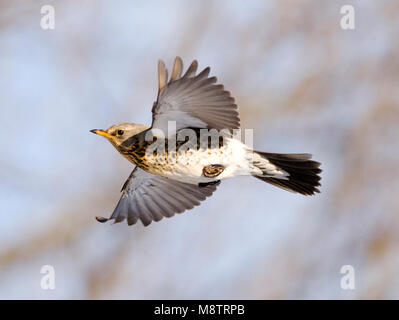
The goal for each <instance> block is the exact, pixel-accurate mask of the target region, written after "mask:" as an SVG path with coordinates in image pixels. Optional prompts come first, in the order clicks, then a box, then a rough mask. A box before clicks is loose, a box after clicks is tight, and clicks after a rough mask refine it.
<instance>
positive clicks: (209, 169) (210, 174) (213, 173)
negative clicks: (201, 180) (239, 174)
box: [202, 164, 224, 178]
mask: <svg viewBox="0 0 399 320" xmlns="http://www.w3.org/2000/svg"><path fill="white" fill-rule="evenodd" d="M223 171H224V166H222V165H221V164H210V165H208V166H205V167H204V168H203V169H202V173H203V175H204V176H205V177H207V178H215V177H217V176H218V175H220V174H221V173H222V172H223Z"/></svg>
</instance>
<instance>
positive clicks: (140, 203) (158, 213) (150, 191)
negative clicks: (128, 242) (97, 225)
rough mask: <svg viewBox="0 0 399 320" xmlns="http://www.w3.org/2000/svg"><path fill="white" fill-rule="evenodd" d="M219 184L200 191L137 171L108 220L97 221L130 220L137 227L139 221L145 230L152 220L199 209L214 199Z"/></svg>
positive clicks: (200, 188) (123, 190)
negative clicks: (198, 207) (205, 201)
mask: <svg viewBox="0 0 399 320" xmlns="http://www.w3.org/2000/svg"><path fill="white" fill-rule="evenodd" d="M217 185H218V184H214V185H208V186H205V187H199V186H196V185H193V184H188V183H183V182H179V181H175V180H170V179H167V178H163V177H161V176H157V175H153V174H151V173H148V172H146V171H144V170H142V169H140V168H139V167H136V168H135V169H134V170H133V171H132V173H131V174H130V176H129V178H128V179H127V180H126V182H125V184H124V185H123V187H122V197H121V198H120V200H119V202H118V205H117V206H116V208H115V210H114V212H113V213H112V215H111V217H110V218H109V219H106V218H102V217H96V219H97V220H98V221H99V222H106V221H108V220H111V219H114V220H115V223H117V222H121V221H123V220H125V219H127V224H128V225H132V224H135V223H136V222H137V221H138V220H139V219H140V220H141V222H142V223H143V225H144V226H148V225H149V224H150V223H151V222H152V221H153V220H154V221H159V220H161V219H162V218H163V217H167V218H170V217H172V216H174V214H175V213H182V212H183V211H185V210H187V209H192V208H193V207H194V206H198V205H199V204H200V201H203V200H205V199H206V198H207V197H209V196H211V195H212V193H213V192H214V191H215V190H216V187H217Z"/></svg>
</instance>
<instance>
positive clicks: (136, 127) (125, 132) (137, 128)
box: [90, 123, 149, 149]
mask: <svg viewBox="0 0 399 320" xmlns="http://www.w3.org/2000/svg"><path fill="white" fill-rule="evenodd" d="M148 128H149V126H145V125H142V124H135V123H119V124H115V125H113V126H111V127H109V128H108V129H106V130H102V129H93V130H90V132H93V133H95V134H98V135H100V136H103V137H105V138H107V140H108V141H109V142H111V143H112V145H113V146H114V147H115V148H117V149H118V147H119V146H120V145H121V144H122V143H123V142H124V141H125V140H127V139H129V138H130V137H133V136H134V135H136V134H138V133H140V132H142V131H144V130H146V129H148Z"/></svg>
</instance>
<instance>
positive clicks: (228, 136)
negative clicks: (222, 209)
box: [91, 57, 321, 226]
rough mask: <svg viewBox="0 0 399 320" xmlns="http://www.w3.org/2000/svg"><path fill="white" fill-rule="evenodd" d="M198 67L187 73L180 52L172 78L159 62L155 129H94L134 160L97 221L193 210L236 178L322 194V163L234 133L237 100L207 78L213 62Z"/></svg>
mask: <svg viewBox="0 0 399 320" xmlns="http://www.w3.org/2000/svg"><path fill="white" fill-rule="evenodd" d="M197 68H198V63H197V61H196V60H194V61H193V62H192V63H191V65H190V66H189V67H188V69H187V71H186V72H185V73H184V74H183V62H182V60H181V59H180V58H179V57H177V58H176V59H175V61H174V65H173V70H172V73H171V76H170V78H169V77H168V71H167V69H166V68H165V64H164V62H163V61H161V60H160V61H159V62H158V97H157V101H155V102H154V105H153V108H152V125H151V126H147V125H142V124H134V123H120V124H116V125H113V126H111V127H109V128H108V129H106V130H101V129H93V130H91V132H93V133H95V134H98V135H101V136H103V137H105V138H106V139H107V140H108V141H109V142H110V143H111V144H112V145H113V146H114V147H115V148H116V149H117V150H118V151H119V152H120V153H121V155H122V156H124V157H125V158H126V159H127V160H129V161H130V162H132V163H133V164H134V165H135V168H134V169H133V171H132V173H131V174H130V176H129V178H128V179H127V180H126V182H125V183H124V185H123V187H122V196H121V198H120V200H119V202H118V204H117V206H116V208H115V210H114V212H113V213H112V215H111V216H110V218H108V219H107V218H103V217H96V219H97V220H98V221H99V222H106V221H108V220H114V222H115V223H117V222H121V221H123V220H125V219H126V220H127V224H128V225H133V224H135V223H136V222H137V221H138V220H141V222H142V224H143V225H144V226H148V225H149V224H150V223H151V222H152V221H159V220H161V219H162V218H163V217H167V218H169V217H172V216H173V215H174V214H175V213H182V212H183V211H185V210H188V209H192V208H193V207H194V206H197V205H199V204H200V202H201V201H203V200H205V199H206V198H207V197H210V196H211V195H212V194H213V192H214V191H215V190H216V188H217V186H218V185H219V184H220V181H221V180H222V179H226V178H230V177H234V176H239V175H241V176H242V175H245V176H253V177H255V178H258V179H260V180H262V181H265V182H267V183H270V184H272V185H274V186H277V187H279V188H282V189H285V190H288V191H291V192H294V193H300V194H303V195H314V194H315V193H318V192H320V191H319V190H318V188H317V187H318V186H320V182H319V181H320V179H321V177H320V176H319V173H320V172H321V169H320V168H319V166H320V163H319V162H316V161H312V160H311V155H310V154H307V153H295V154H281V153H269V152H260V151H255V150H253V149H252V148H250V147H249V146H247V145H246V144H245V143H243V142H241V140H240V139H238V138H237V135H234V134H233V133H234V132H235V130H239V128H240V119H239V116H238V111H237V105H236V104H235V102H234V98H233V97H231V95H230V92H228V91H226V90H224V86H223V85H221V84H216V77H210V76H209V72H210V68H209V67H207V68H205V69H204V70H203V71H201V72H200V73H198V74H197ZM204 137H205V138H204ZM215 137H216V138H215Z"/></svg>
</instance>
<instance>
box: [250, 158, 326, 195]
mask: <svg viewBox="0 0 399 320" xmlns="http://www.w3.org/2000/svg"><path fill="white" fill-rule="evenodd" d="M255 152H256V153H257V154H259V155H260V156H261V157H262V158H265V159H267V160H268V161H269V162H270V163H272V164H274V165H275V166H277V167H278V168H279V169H282V170H284V171H285V172H287V173H288V176H285V177H284V176H282V178H278V177H277V176H274V177H264V176H256V175H255V176H254V177H255V178H258V179H260V180H263V181H265V182H267V183H271V184H273V185H275V186H277V187H279V188H282V189H285V190H288V191H291V192H298V193H301V194H303V195H307V196H308V195H314V194H315V193H316V192H317V193H320V190H319V189H318V188H317V187H318V186H320V182H319V181H320V179H321V177H320V176H319V173H320V172H321V169H319V167H320V163H319V162H316V161H312V160H310V159H311V158H312V155H311V154H307V153H292V154H283V153H267V152H259V151H255ZM266 174H267V173H266Z"/></svg>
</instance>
